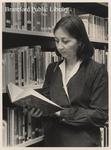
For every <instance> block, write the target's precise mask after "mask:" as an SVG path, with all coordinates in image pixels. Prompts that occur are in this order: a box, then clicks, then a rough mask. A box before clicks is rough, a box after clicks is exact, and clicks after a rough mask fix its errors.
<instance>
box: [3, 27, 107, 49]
mask: <svg viewBox="0 0 111 150" xmlns="http://www.w3.org/2000/svg"><path fill="white" fill-rule="evenodd" d="M18 41H19V42H18ZM90 41H91V42H93V43H97V44H99V45H103V44H108V41H105V40H99V39H90ZM27 45H29V46H34V45H41V47H42V50H43V51H54V50H55V49H56V46H55V41H54V35H53V33H48V32H38V31H37V32H35V31H24V30H23V31H22V30H16V29H15V30H14V29H11V28H6V29H3V49H4V50H5V49H9V48H14V47H19V46H27Z"/></svg>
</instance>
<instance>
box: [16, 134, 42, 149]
mask: <svg viewBox="0 0 111 150" xmlns="http://www.w3.org/2000/svg"><path fill="white" fill-rule="evenodd" d="M43 139H44V135H42V136H39V137H37V138H35V139H30V140H28V141H26V142H24V143H21V144H17V145H15V146H17V147H27V146H31V145H33V144H36V143H39V142H41V141H43Z"/></svg>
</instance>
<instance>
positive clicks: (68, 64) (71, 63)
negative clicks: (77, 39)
mask: <svg viewBox="0 0 111 150" xmlns="http://www.w3.org/2000/svg"><path fill="white" fill-rule="evenodd" d="M65 62H66V67H71V66H74V65H75V64H76V63H77V57H75V58H73V59H71V58H67V59H65Z"/></svg>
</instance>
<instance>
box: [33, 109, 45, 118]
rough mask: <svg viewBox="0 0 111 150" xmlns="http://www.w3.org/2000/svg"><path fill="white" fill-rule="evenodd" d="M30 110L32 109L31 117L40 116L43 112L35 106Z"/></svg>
mask: <svg viewBox="0 0 111 150" xmlns="http://www.w3.org/2000/svg"><path fill="white" fill-rule="evenodd" d="M31 111H32V116H33V117H40V116H41V115H42V114H43V112H42V111H41V110H40V109H39V108H37V109H36V108H35V109H33V110H31Z"/></svg>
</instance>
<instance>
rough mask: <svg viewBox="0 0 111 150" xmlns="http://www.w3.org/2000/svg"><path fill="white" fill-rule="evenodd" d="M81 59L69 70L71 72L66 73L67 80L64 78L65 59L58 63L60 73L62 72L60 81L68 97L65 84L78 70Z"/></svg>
mask: <svg viewBox="0 0 111 150" xmlns="http://www.w3.org/2000/svg"><path fill="white" fill-rule="evenodd" d="M81 62H82V61H78V62H77V63H76V64H75V65H74V67H73V69H72V70H71V72H70V73H69V74H68V78H67V80H66V79H65V74H66V71H65V68H66V67H65V60H64V61H63V62H62V63H61V64H60V65H59V67H60V70H61V73H62V81H63V87H64V90H65V92H66V94H67V96H68V97H69V94H68V90H67V84H68V82H69V80H70V79H71V78H72V76H74V75H75V74H76V73H77V71H78V70H79V67H80V64H81Z"/></svg>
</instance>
